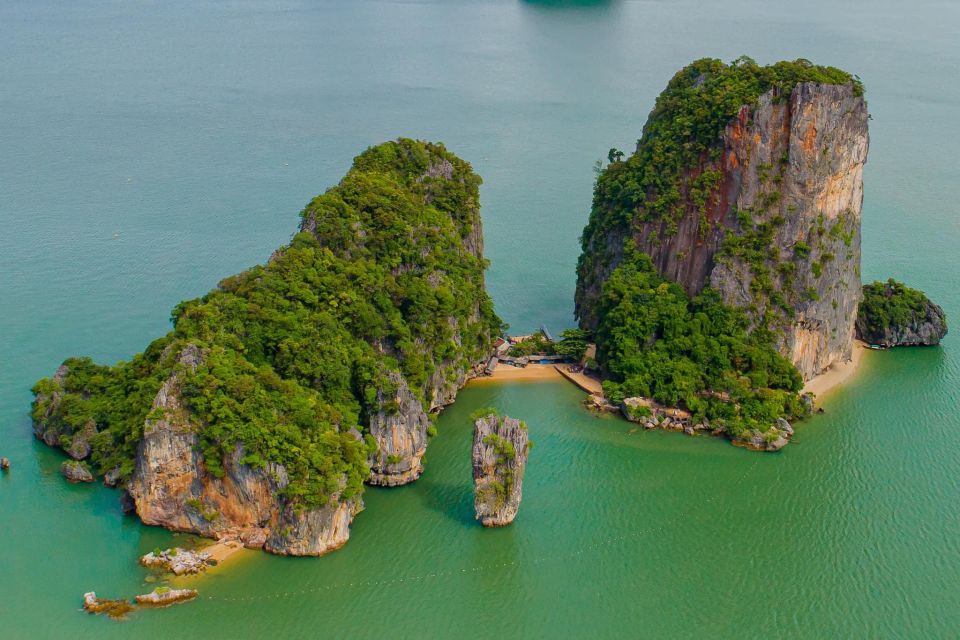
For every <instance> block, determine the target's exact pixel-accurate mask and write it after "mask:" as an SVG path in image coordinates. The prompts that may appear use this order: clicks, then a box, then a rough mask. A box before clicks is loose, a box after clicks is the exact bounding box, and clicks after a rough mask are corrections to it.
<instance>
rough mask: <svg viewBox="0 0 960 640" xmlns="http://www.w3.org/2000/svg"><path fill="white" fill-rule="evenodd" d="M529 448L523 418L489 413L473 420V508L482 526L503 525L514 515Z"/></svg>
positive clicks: (520, 493) (521, 493) (519, 497)
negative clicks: (521, 419) (518, 418)
mask: <svg viewBox="0 0 960 640" xmlns="http://www.w3.org/2000/svg"><path fill="white" fill-rule="evenodd" d="M529 450H530V441H529V435H528V433H527V425H526V424H524V423H523V422H522V421H520V420H517V419H516V418H508V417H500V416H497V415H496V414H493V413H491V414H488V415H486V416H482V417H479V418H477V419H476V421H475V422H474V431H473V484H474V508H475V511H476V517H477V520H480V522H481V523H482V524H483V526H485V527H503V526H506V525H508V524H510V523H511V522H513V519H514V518H516V517H517V511H518V510H519V509H520V500H521V498H522V497H523V475H524V472H525V471H526V466H527V456H528V454H529Z"/></svg>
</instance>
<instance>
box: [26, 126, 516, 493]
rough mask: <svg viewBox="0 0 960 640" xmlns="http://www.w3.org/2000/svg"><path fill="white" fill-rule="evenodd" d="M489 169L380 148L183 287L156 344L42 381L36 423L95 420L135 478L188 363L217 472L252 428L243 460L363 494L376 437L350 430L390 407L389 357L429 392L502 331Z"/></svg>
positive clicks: (445, 156)
mask: <svg viewBox="0 0 960 640" xmlns="http://www.w3.org/2000/svg"><path fill="white" fill-rule="evenodd" d="M479 184H480V178H479V177H478V176H477V175H476V174H474V173H473V171H472V169H471V167H470V165H469V164H468V163H466V162H464V161H463V160H461V159H459V158H457V157H456V156H454V155H453V154H451V153H449V152H448V151H447V150H446V149H445V148H444V147H443V146H442V145H437V144H431V143H425V142H419V141H414V140H406V139H401V140H398V141H396V142H389V143H385V144H382V145H379V146H377V147H373V148H371V149H368V150H367V151H366V152H364V153H363V154H361V155H360V156H358V157H357V158H356V159H355V160H354V164H353V167H352V168H351V170H350V171H349V172H348V173H347V175H346V176H345V177H344V178H343V180H342V181H341V182H340V183H339V184H338V185H336V186H335V187H333V188H331V189H330V190H328V191H327V192H326V193H325V194H323V195H321V196H319V197H317V198H315V199H314V200H313V201H312V202H311V203H310V204H309V205H308V206H307V207H306V209H305V210H304V211H303V213H302V220H303V222H302V229H303V231H302V232H301V233H298V234H297V235H295V236H294V238H293V240H292V242H291V243H290V245H289V246H286V247H282V248H280V249H278V250H277V251H276V252H274V254H273V256H272V257H271V259H270V260H269V261H268V262H267V263H266V264H265V265H261V266H256V267H253V268H252V269H249V270H248V271H245V272H243V273H240V274H238V275H235V276H232V277H229V278H226V279H225V280H223V281H222V282H221V283H220V285H219V287H218V288H217V289H214V290H213V291H211V292H210V293H208V294H207V295H206V296H204V297H203V298H200V299H197V300H190V301H187V302H183V303H181V304H179V305H178V306H177V307H176V308H175V309H174V310H173V313H172V320H173V324H174V329H173V331H172V332H171V333H169V334H168V335H167V336H164V337H162V338H160V339H158V340H156V341H154V342H153V343H152V344H151V345H150V346H149V347H148V348H147V349H146V350H145V351H144V352H143V353H142V354H138V355H136V356H134V357H133V358H132V359H131V360H130V361H129V362H120V363H117V364H116V365H114V366H112V367H110V366H102V365H97V364H94V363H93V362H92V361H90V360H89V359H86V358H84V359H78V358H72V359H70V360H67V361H66V362H65V365H66V374H65V375H64V376H61V377H60V379H57V377H55V378H54V379H44V380H41V381H40V382H38V383H37V384H36V386H35V387H34V392H35V394H36V400H35V402H34V408H33V417H34V420H35V422H36V423H37V424H38V435H39V434H41V433H46V432H48V431H50V430H53V431H54V432H56V433H58V434H62V435H63V436H66V437H67V438H69V437H70V436H71V435H72V434H74V433H76V432H77V431H78V430H80V429H81V428H83V427H84V425H86V424H87V423H88V422H89V421H91V420H92V421H93V422H94V423H95V424H96V430H97V433H96V435H95V436H94V438H93V442H92V449H93V451H92V454H91V460H92V462H93V463H94V465H95V466H96V468H97V469H98V470H99V471H100V472H101V473H105V472H107V471H110V470H113V469H117V468H118V469H119V470H120V480H121V481H122V480H123V479H125V478H127V477H129V475H130V474H131V473H132V472H133V469H134V460H135V455H136V448H137V444H138V443H139V441H140V439H141V437H142V435H143V428H144V422H145V421H146V420H147V419H148V418H150V419H159V418H161V417H163V416H162V415H159V413H162V412H160V411H159V410H152V409H151V406H152V402H153V399H154V397H155V396H156V395H157V392H158V390H159V389H160V387H161V385H162V384H163V383H164V381H165V380H167V379H169V378H170V376H171V375H172V374H173V373H174V372H176V373H177V376H178V386H179V393H180V395H181V396H182V398H183V403H184V406H185V409H186V410H187V411H188V413H189V415H188V416H187V418H186V419H188V420H189V422H190V424H191V425H192V426H193V428H195V429H196V432H197V435H198V438H199V441H200V446H201V449H202V453H203V457H204V461H205V464H206V467H207V469H208V470H209V471H210V472H211V473H213V474H214V475H220V474H222V473H223V471H224V470H223V467H222V461H223V459H224V456H225V455H228V454H230V453H232V452H233V451H234V450H235V449H236V446H237V445H238V444H240V443H242V444H243V447H244V452H245V458H244V459H243V461H244V462H246V463H248V464H251V465H253V466H257V467H260V466H263V465H265V464H267V463H269V462H274V463H278V464H282V465H284V466H285V467H286V469H287V472H288V474H289V477H290V483H289V486H288V487H287V488H286V489H285V494H286V496H287V497H288V498H290V499H293V500H294V501H295V503H297V504H303V505H307V506H315V505H322V504H325V503H326V502H327V501H328V500H329V499H330V497H331V496H333V495H335V494H340V495H341V497H349V496H350V495H353V494H356V493H357V492H359V491H360V490H361V483H362V482H363V480H364V479H365V478H366V477H367V474H368V472H369V471H368V469H367V466H366V455H367V449H368V447H369V444H366V443H365V442H364V441H363V440H357V439H356V438H354V437H353V436H351V435H350V434H349V433H348V432H349V430H350V429H351V428H353V427H355V426H358V427H359V428H360V429H361V431H362V430H363V429H364V427H363V422H364V419H365V416H366V415H368V414H369V413H372V412H375V411H377V410H379V408H380V407H378V406H377V398H376V397H377V390H378V389H381V390H383V389H386V388H388V387H389V386H390V383H389V381H388V380H387V373H388V372H390V371H398V372H400V373H401V374H402V375H403V376H404V378H405V379H406V381H407V383H408V384H409V386H410V388H411V390H412V391H413V392H414V393H415V394H417V396H418V397H419V398H420V400H421V401H422V402H423V403H424V404H427V403H428V402H429V399H428V397H427V395H426V393H427V390H428V387H429V381H430V379H431V377H433V376H434V374H435V373H436V371H437V370H438V367H439V366H440V365H441V363H442V364H443V365H444V367H445V369H446V370H447V371H451V370H454V371H461V372H462V371H465V370H466V369H467V368H468V367H469V366H470V365H472V364H473V363H475V362H477V361H478V360H480V359H482V358H483V357H484V356H485V355H486V354H487V353H489V351H490V349H491V344H492V336H495V335H498V334H499V332H500V329H501V322H500V320H499V318H498V317H497V316H496V314H495V313H494V311H493V304H492V302H491V300H490V298H489V297H488V296H487V294H486V291H485V289H484V282H483V272H484V269H485V268H486V266H487V263H486V261H485V260H484V259H483V257H482V255H481V249H482V245H481V243H482V240H481V237H480V220H479ZM188 344H191V345H195V346H196V347H197V348H198V349H199V351H200V352H202V353H203V357H202V359H201V361H200V362H199V364H198V365H197V367H196V369H195V370H194V369H190V368H184V367H182V366H180V365H178V364H177V361H176V358H177V354H178V353H179V352H180V351H181V350H182V348H183V347H184V346H186V345H188ZM387 395H390V394H387ZM155 414H156V415H155ZM366 440H367V441H368V442H369V440H370V438H367V439H366Z"/></svg>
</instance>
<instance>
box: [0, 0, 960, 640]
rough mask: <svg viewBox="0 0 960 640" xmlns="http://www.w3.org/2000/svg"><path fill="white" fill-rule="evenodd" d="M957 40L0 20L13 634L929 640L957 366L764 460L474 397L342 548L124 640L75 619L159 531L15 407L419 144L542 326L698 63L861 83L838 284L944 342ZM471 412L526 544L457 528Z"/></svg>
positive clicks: (952, 544) (220, 582)
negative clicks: (899, 283) (861, 150)
mask: <svg viewBox="0 0 960 640" xmlns="http://www.w3.org/2000/svg"><path fill="white" fill-rule="evenodd" d="M957 24H960V9H958V8H957V6H956V5H954V4H952V3H943V2H916V3H913V4H912V5H911V6H910V8H909V9H905V8H904V5H903V4H902V3H894V2H872V3H846V4H844V6H835V4H834V3H827V2H813V3H805V6H804V8H803V10H802V11H799V10H797V9H796V8H795V3H787V2H759V1H757V2H745V1H737V2H728V3H723V4H719V3H718V4H716V6H709V7H705V6H701V3H694V2H652V1H651V2H613V1H611V2H599V3H596V2H566V3H562V2H561V3H556V2H506V1H505V2H450V1H445V2H419V3H418V2H359V1H355V2H309V3H306V2H292V1H281V2H276V3H271V4H270V5H269V6H265V5H264V4H263V3H258V2H193V3H187V2H176V1H174V2H162V3H161V2H149V1H138V2H132V3H131V2H113V1H109V0H104V1H100V2H85V1H82V0H81V1H79V2H72V3H65V2H59V1H57V2H53V1H43V0H30V1H26V0H7V1H6V2H4V3H2V4H0V60H2V61H3V63H2V64H0V87H2V89H0V274H2V276H0V302H2V313H0V455H6V456H8V457H10V458H11V460H12V461H13V465H14V466H13V469H12V471H11V472H10V473H9V474H8V475H3V476H0V515H2V527H0V628H2V630H3V631H2V633H3V635H4V637H9V638H46V637H51V638H52V637H64V636H67V635H69V636H71V637H78V638H86V637H90V638H93V637H97V638H110V637H127V636H129V635H130V634H131V633H136V634H138V635H139V636H140V637H159V636H161V635H169V634H170V633H172V632H173V631H174V630H176V633H177V635H178V637H184V638H190V637H198V638H199V637H203V638H212V637H222V636H227V635H232V636H234V637H251V636H262V635H265V634H268V633H269V634H273V635H277V636H280V637H291V638H295V637H316V636H320V635H323V636H331V637H349V638H362V637H383V636H391V637H397V638H406V637H449V636H452V635H456V636H458V637H462V638H474V637H476V638H485V637H504V636H507V637H518V636H526V637H536V636H543V635H547V634H553V635H554V636H558V637H581V636H587V635H592V636H597V637H608V636H614V635H620V636H628V637H632V636H660V637H662V636H668V637H686V636H697V637H702V636H710V637H737V638H744V637H770V636H774V635H775V636H786V637H825V636H841V637H952V636H954V635H955V633H956V631H955V630H956V629H957V628H960V586H958V580H960V543H958V540H960V537H958V534H960V516H958V515H957V509H956V505H957V503H958V498H960V480H958V478H960V474H958V473H957V471H958V468H957V467H958V465H957V462H956V461H957V459H958V454H960V446H958V444H957V437H956V431H957V429H958V428H960V418H958V410H960V398H958V393H957V384H958V382H960V380H958V377H960V363H958V353H960V352H958V351H957V349H956V348H954V340H955V339H956V337H955V336H950V337H949V338H948V339H947V341H946V343H945V346H944V347H943V348H938V349H922V350H913V351H909V350H908V351H901V352H897V351H893V352H883V353H875V352H870V353H867V354H866V356H865V366H864V373H863V374H862V375H861V376H860V377H859V378H858V379H857V380H856V382H854V383H853V384H850V385H848V386H847V387H846V388H845V389H843V390H842V391H839V392H837V393H836V394H834V395H832V396H831V397H830V399H829V400H828V402H827V410H828V411H827V413H826V414H825V415H822V416H818V417H816V418H815V419H813V420H811V421H809V422H807V423H805V424H803V425H802V426H801V427H800V429H799V433H798V436H797V439H796V443H795V444H793V445H791V446H790V447H788V448H787V449H786V450H785V451H783V452H781V453H779V454H775V455H756V454H751V453H749V452H746V451H742V450H739V449H736V448H734V447H731V446H729V445H727V444H725V443H723V442H721V441H718V440H713V439H709V438H688V437H686V436H683V435H678V434H669V433H631V432H630V431H631V425H629V424H627V423H626V422H623V421H620V420H617V419H614V418H609V417H607V418H595V417H593V416H591V415H590V414H589V413H586V412H585V411H584V410H582V409H581V408H580V407H579V405H578V402H579V400H580V398H581V397H582V396H581V394H580V393H579V392H578V391H577V390H576V389H574V388H573V387H572V386H571V385H568V384H566V383H563V382H555V383H554V382H551V383H536V384H512V385H484V386H475V387H469V388H467V389H466V390H465V391H464V392H463V393H462V395H461V396H460V399H459V400H458V402H457V404H456V405H455V406H454V407H452V408H451V409H450V410H449V411H448V412H446V413H445V414H444V415H443V416H442V417H441V419H440V423H439V426H440V430H441V435H440V436H439V437H438V438H437V439H436V440H435V441H434V442H433V443H432V444H431V447H430V450H429V452H428V454H427V472H426V474H425V475H424V477H423V478H422V479H421V480H420V481H418V482H417V483H416V484H414V485H412V486H409V487H404V488H399V489H393V490H370V491H368V492H367V494H366V503H367V510H366V511H365V512H364V513H362V514H361V515H360V516H359V517H358V518H357V520H356V522H355V524H354V527H353V535H352V538H351V541H350V543H349V544H348V545H347V546H346V547H344V548H343V549H342V550H340V551H338V552H336V553H334V554H332V555H330V556H328V557H326V558H323V559H320V560H317V559H289V558H275V557H269V556H266V555H262V554H250V555H248V556H246V557H244V558H242V559H240V560H238V561H237V562H235V563H234V564H233V566H231V567H223V568H222V570H220V571H217V572H216V573H215V574H214V575H211V576H208V577H204V578H201V579H199V581H198V584H199V585H200V586H199V588H200V590H201V593H202V596H203V598H202V599H201V600H200V601H198V602H194V603H190V604H187V605H184V606H181V607H177V608H173V609H169V610H164V611H145V612H138V613H137V614H135V615H134V616H133V617H132V618H131V619H130V620H128V621H126V622H122V623H117V622H113V621H110V620H106V619H102V618H94V617H89V616H86V615H83V614H81V613H78V612H77V609H78V608H79V605H80V597H81V595H82V593H83V592H84V591H87V590H89V589H96V590H97V591H98V592H99V593H100V594H101V595H104V596H108V597H112V596H128V595H133V593H135V592H137V591H138V590H140V589H143V590H146V589H149V588H152V585H146V584H144V582H143V578H144V576H145V575H146V573H145V572H144V571H143V570H142V569H140V568H138V567H137V566H136V565H135V562H134V558H135V557H136V555H137V554H139V553H144V552H146V551H148V550H151V549H153V548H154V547H156V546H158V545H160V546H165V545H169V544H171V543H173V542H176V541H183V539H184V538H185V536H181V537H174V536H173V535H172V534H170V533H168V532H165V531H162V530H157V529H154V528H149V527H144V526H142V525H140V524H139V523H138V522H137V521H136V520H135V519H133V518H125V517H123V516H122V515H121V514H120V512H119V509H118V507H117V502H116V493H115V492H113V491H110V490H107V489H104V488H102V487H95V486H83V487H74V486H69V485H67V484H65V483H64V482H63V481H62V480H61V479H60V477H59V474H58V472H57V469H58V466H59V462H60V460H61V457H60V455H59V454H58V453H56V452H53V451H51V450H49V449H47V448H46V447H44V446H42V445H39V444H37V443H36V442H35V441H34V440H33V438H32V436H31V434H30V430H29V419H28V416H27V411H28V404H29V399H30V394H29V387H30V385H31V384H32V383H33V381H34V380H36V379H37V378H38V377H40V376H43V375H49V374H50V373H51V372H52V371H53V369H54V368H55V367H56V365H57V364H58V363H59V362H60V361H61V360H62V359H63V358H64V357H66V356H68V355H73V354H90V355H92V356H93V357H95V358H96V359H98V360H102V361H113V360H116V359H118V358H124V357H129V356H130V355H131V354H132V353H134V352H135V351H136V350H138V349H140V348H142V347H143V346H144V345H146V344H147V342H148V341H149V340H150V339H151V338H153V337H155V336H157V335H159V334H161V333H162V332H164V331H166V329H167V327H168V324H167V320H166V318H167V317H168V314H169V310H170V308H171V307H172V306H173V305H174V304H176V303H177V302H178V301H180V300H181V299H184V298H187V297H191V296H196V295H199V294H202V293H203V292H205V291H206V290H208V289H209V288H210V287H211V286H212V285H213V284H214V283H215V282H216V281H217V280H218V279H219V278H220V277H222V276H224V275H227V274H230V273H233V272H236V271H237V270H239V269H242V268H244V267H246V266H249V265H251V264H254V263H256V262H259V261H262V260H264V259H265V258H266V257H267V256H268V255H269V253H270V251H271V250H272V249H273V248H274V247H275V246H277V245H278V244H280V243H282V242H284V241H285V240H286V239H288V238H289V236H290V234H291V231H292V230H293V228H294V226H295V224H296V212H297V211H298V210H299V208H300V207H302V206H303V204H304V203H305V202H306V201H307V200H308V199H309V198H310V197H311V196H312V195H313V194H315V193H319V192H320V191H322V190H323V189H325V188H326V187H327V186H329V185H330V184H332V183H334V182H335V181H336V180H337V179H338V178H339V177H340V176H341V175H343V173H344V172H345V171H346V169H347V167H348V166H349V163H350V159H351V157H352V156H353V155H355V154H356V153H358V152H359V151H360V150H361V149H362V148H364V147H365V146H367V145H369V144H375V143H377V142H380V141H382V140H384V139H389V138H392V137H396V136H398V135H408V136H414V137H422V138H430V139H439V140H443V141H444V142H446V144H447V145H448V147H449V148H450V149H451V150H452V151H454V152H455V153H457V154H459V155H461V156H462V157H464V158H466V159H468V160H470V161H471V162H472V163H473V164H474V166H475V168H476V169H477V171H478V172H479V173H480V174H481V175H482V176H483V177H484V180H485V184H484V186H483V188H482V192H481V196H482V199H483V205H484V209H483V214H484V224H485V230H486V252H487V255H488V257H489V258H490V259H491V262H492V266H491V269H490V272H489V277H488V284H489V288H490V290H491V292H492V294H493V296H494V298H495V301H496V303H497V306H498V310H499V312H500V314H501V315H502V316H503V317H504V319H505V320H506V321H508V322H510V323H511V325H513V327H514V329H515V330H517V331H524V330H528V329H531V328H535V327H537V326H539V325H540V324H541V323H545V324H547V325H548V327H550V328H551V329H552V330H553V331H558V330H559V329H561V328H563V327H564V326H569V325H570V324H572V318H571V313H572V292H573V285H574V273H573V271H574V265H575V263H576V258H577V254H578V246H577V237H578V235H579V232H580V230H581V228H582V226H583V224H584V222H585V220H586V215H587V211H588V209H589V203H590V195H591V192H590V190H591V181H592V178H593V175H592V172H591V167H592V164H593V162H594V160H596V159H598V158H601V157H605V156H606V152H607V150H608V149H609V148H610V147H612V146H616V147H620V148H624V149H627V148H630V147H631V146H632V142H631V141H633V140H635V139H636V138H637V137H638V136H639V134H640V129H641V127H642V125H643V122H644V120H645V118H646V114H647V112H648V111H649V110H650V108H651V106H652V104H653V99H654V98H655V96H656V94H657V93H658V92H659V91H660V90H661V89H662V88H663V86H664V85H665V84H666V82H667V80H668V79H669V77H670V76H671V75H672V73H674V72H675V71H676V70H677V69H679V68H680V67H681V66H682V65H683V64H685V63H686V62H688V61H690V60H692V59H694V58H696V57H699V56H703V55H714V56H717V57H721V58H724V59H728V60H729V59H732V58H735V57H737V56H738V55H740V54H742V53H748V54H750V55H752V56H753V57H754V58H756V59H758V60H759V61H761V62H770V61H774V60H776V59H781V58H796V57H800V56H803V57H808V58H811V59H813V60H814V61H817V62H821V63H830V64H835V65H837V66H841V67H844V68H847V69H849V70H851V71H853V72H856V73H858V74H859V75H860V76H861V77H862V78H863V80H864V82H865V84H866V86H867V95H868V99H869V102H870V110H871V112H872V114H873V117H874V120H873V121H872V122H871V143H872V146H871V154H870V160H869V163H868V166H867V170H866V178H865V180H866V193H867V195H866V202H865V206H864V230H863V232H864V262H863V275H864V278H865V279H873V278H878V277H886V276H887V275H894V276H896V277H898V278H900V279H903V280H905V281H907V282H908V283H910V284H913V285H915V286H919V287H921V288H923V289H925V290H926V291H927V292H928V293H929V294H930V295H931V296H932V297H933V298H934V299H935V300H937V301H938V302H940V303H941V304H943V306H944V307H945V308H946V310H947V313H948V314H949V315H950V316H951V317H960V295H958V293H957V291H956V288H955V284H956V277H957V276H956V274H957V271H958V269H957V266H958V261H957V258H956V256H957V251H958V249H960V246H958V245H960V243H958V226H960V222H958V221H960V218H958V216H957V205H956V202H957V201H958V200H960V170H958V168H957V164H956V162H955V159H954V156H955V150H954V146H955V144H954V143H955V141H956V140H957V139H958V137H960V124H958V122H960V119H958V117H957V116H958V113H960V110H958V107H960V87H958V85H957V84H956V82H954V79H955V78H956V77H957V73H958V70H960V44H958V41H957V40H956V37H955V35H956V34H955V30H956V25H957ZM491 404H492V405H495V406H497V407H499V408H500V409H501V410H502V411H505V412H507V413H510V414H511V415H516V416H518V417H521V418H524V419H525V420H526V421H527V422H528V423H529V424H530V428H531V433H532V438H533V439H534V440H535V442H536V446H535V448H534V450H533V452H532V458H531V462H530V467H529V470H528V478H527V481H526V483H525V496H524V503H523V506H522V507H521V511H520V515H519V517H518V518H517V521H516V522H515V523H514V525H513V526H512V527H510V528H507V529H504V530H497V531H486V530H483V529H482V528H481V527H479V526H477V525H476V524H474V523H473V522H472V520H471V504H470V487H471V482H470V471H469V443H470V438H469V435H468V434H469V430H470V426H469V424H467V420H466V416H468V415H469V413H470V412H471V411H472V410H473V409H474V408H476V407H478V406H486V405H491ZM401 579H402V582H401ZM288 593H289V594H292V595H283V594H288ZM236 598H251V599H250V600H236Z"/></svg>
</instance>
